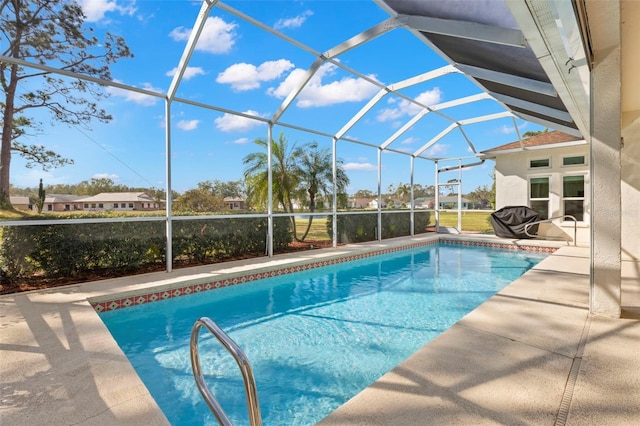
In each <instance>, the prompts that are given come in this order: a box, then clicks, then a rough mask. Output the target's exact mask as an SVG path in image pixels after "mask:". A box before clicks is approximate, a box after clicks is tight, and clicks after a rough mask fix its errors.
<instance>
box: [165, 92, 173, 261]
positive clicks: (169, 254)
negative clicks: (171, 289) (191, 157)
mask: <svg viewBox="0 0 640 426" xmlns="http://www.w3.org/2000/svg"><path fill="white" fill-rule="evenodd" d="M164 121H165V123H164V124H165V126H164V129H165V130H164V132H165V133H164V134H165V168H164V171H165V192H166V197H165V210H164V212H165V213H164V214H165V216H164V219H165V232H166V236H167V241H166V247H165V256H166V258H165V265H166V266H165V269H166V270H167V272H171V271H172V270H173V245H172V241H173V227H172V215H173V211H172V208H171V206H172V204H173V200H172V197H171V101H170V100H169V99H166V100H165V103H164Z"/></svg>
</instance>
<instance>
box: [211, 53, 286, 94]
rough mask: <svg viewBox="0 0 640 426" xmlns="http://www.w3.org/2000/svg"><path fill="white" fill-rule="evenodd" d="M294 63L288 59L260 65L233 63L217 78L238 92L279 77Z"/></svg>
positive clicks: (219, 81) (255, 87)
mask: <svg viewBox="0 0 640 426" xmlns="http://www.w3.org/2000/svg"><path fill="white" fill-rule="evenodd" d="M293 66H294V65H293V64H292V63H291V62H289V61H287V60H286V59H278V60H277V61H267V62H263V63H262V64H260V65H259V66H257V67H256V66H255V65H253V64H247V63H244V62H241V63H238V64H233V65H231V66H230V67H229V68H227V69H226V70H224V71H223V72H221V73H220V74H218V77H217V78H216V82H218V83H222V84H230V85H231V88H232V89H233V90H235V91H237V92H242V91H245V90H251V89H257V88H258V87H260V83H261V82H263V81H270V80H274V79H276V78H279V77H280V76H281V75H282V74H283V73H284V72H286V71H288V70H290V69H291V68H293Z"/></svg>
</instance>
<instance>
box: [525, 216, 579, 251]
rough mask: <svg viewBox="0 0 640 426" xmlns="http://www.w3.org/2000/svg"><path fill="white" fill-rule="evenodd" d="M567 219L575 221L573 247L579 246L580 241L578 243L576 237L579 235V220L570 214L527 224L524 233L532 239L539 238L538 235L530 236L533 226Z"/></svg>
mask: <svg viewBox="0 0 640 426" xmlns="http://www.w3.org/2000/svg"><path fill="white" fill-rule="evenodd" d="M565 217H568V218H571V219H573V245H574V246H577V245H578V241H576V237H577V235H578V219H576V218H575V216H571V215H570V214H565V215H562V216H555V217H550V218H549V219H542V220H537V221H535V222H531V223H527V224H526V225H524V233H525V234H527V236H529V237H532V238H533V237H537V235H531V234H529V227H531V226H533V225H538V224H539V223H545V222H551V221H552V220H554V219H564V218H565Z"/></svg>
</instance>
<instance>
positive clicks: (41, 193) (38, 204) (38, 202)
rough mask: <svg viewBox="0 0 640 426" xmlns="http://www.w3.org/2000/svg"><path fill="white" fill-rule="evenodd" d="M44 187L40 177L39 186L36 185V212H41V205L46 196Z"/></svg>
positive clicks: (42, 205)
mask: <svg viewBox="0 0 640 426" xmlns="http://www.w3.org/2000/svg"><path fill="white" fill-rule="evenodd" d="M45 194H46V193H45V191H44V187H43V186H42V179H40V186H38V199H37V200H36V208H37V209H38V213H42V207H44V200H45V198H46V195H45Z"/></svg>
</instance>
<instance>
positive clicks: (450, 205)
mask: <svg viewBox="0 0 640 426" xmlns="http://www.w3.org/2000/svg"><path fill="white" fill-rule="evenodd" d="M460 203H461V206H460V210H467V209H469V205H470V202H469V199H468V198H465V197H461V199H460ZM434 204H435V199H434ZM438 204H440V208H441V209H442V210H451V209H456V210H457V209H458V196H457V195H443V196H441V197H438Z"/></svg>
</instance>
